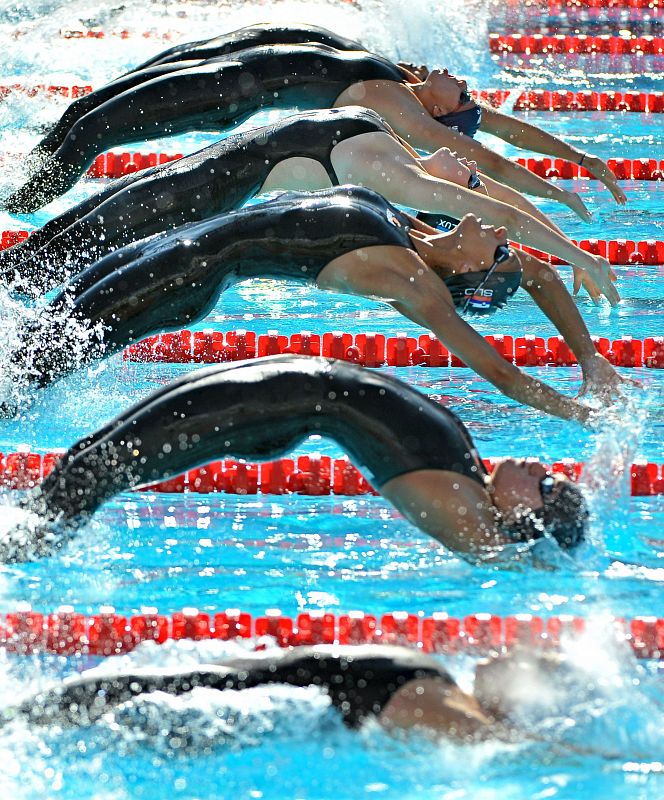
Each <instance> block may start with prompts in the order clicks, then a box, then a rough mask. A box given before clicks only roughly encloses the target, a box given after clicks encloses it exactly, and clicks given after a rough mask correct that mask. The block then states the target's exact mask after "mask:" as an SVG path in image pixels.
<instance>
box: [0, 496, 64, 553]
mask: <svg viewBox="0 0 664 800" xmlns="http://www.w3.org/2000/svg"><path fill="white" fill-rule="evenodd" d="M65 542H66V537H65V536H63V534H62V531H60V530H58V529H57V528H56V527H55V526H54V525H51V524H49V523H45V522H44V520H43V518H42V517H40V516H39V515H38V514H35V513H34V512H32V511H28V510H27V509H25V508H19V507H15V506H5V507H4V508H2V509H0V563H5V564H17V563H23V562H26V561H36V560H37V559H40V558H44V556H49V555H52V554H53V553H54V552H56V551H58V550H60V549H61V548H62V546H63V545H64V544H65Z"/></svg>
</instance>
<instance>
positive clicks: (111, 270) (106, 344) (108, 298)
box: [15, 240, 228, 386]
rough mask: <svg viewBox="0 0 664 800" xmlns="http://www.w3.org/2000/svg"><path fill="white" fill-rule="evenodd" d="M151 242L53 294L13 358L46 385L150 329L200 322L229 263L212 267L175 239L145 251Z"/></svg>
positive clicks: (103, 261) (126, 251) (220, 288)
mask: <svg viewBox="0 0 664 800" xmlns="http://www.w3.org/2000/svg"><path fill="white" fill-rule="evenodd" d="M146 246H147V245H146V243H145V241H144V240H141V241H138V242H135V243H133V244H131V245H128V246H126V247H123V248H121V249H120V250H116V251H115V252H113V253H110V254H109V255H107V256H105V257H104V258H102V259H101V260H99V261H97V262H95V263H94V264H92V265H91V266H90V267H88V268H87V269H86V270H84V271H83V272H82V273H81V274H80V275H78V276H77V277H76V278H74V279H73V280H72V281H70V283H69V284H68V285H67V286H66V287H65V288H64V289H63V290H62V291H61V292H60V293H59V294H58V295H57V296H56V297H55V298H54V299H53V301H52V302H51V303H50V304H49V305H48V306H47V307H46V308H45V309H44V312H43V316H42V319H41V320H40V321H39V322H38V323H37V324H36V325H32V326H29V327H26V329H25V331H24V335H23V346H22V347H21V348H19V349H18V350H17V352H16V356H15V363H16V360H19V359H20V360H22V364H21V366H22V367H23V368H24V370H26V371H30V372H31V373H32V374H34V375H36V378H35V383H37V384H38V385H40V386H46V385H48V384H49V383H51V382H52V381H54V380H56V379H57V378H59V377H61V376H62V375H65V374H67V373H69V372H72V371H73V370H75V369H78V368H80V367H81V366H83V365H84V364H87V363H89V362H90V361H92V360H94V359H96V358H99V357H101V356H102V355H111V354H112V353H115V352H117V351H118V350H121V349H122V348H124V347H126V346H127V345H128V344H131V343H132V342H135V341H138V340H140V339H142V338H144V337H145V336H147V335H149V334H151V333H156V332H159V331H164V330H174V329H178V328H181V327H183V326H184V325H189V324H191V323H193V322H196V321H198V320H200V319H202V318H203V317H205V315H206V314H208V313H209V312H210V311H211V310H212V309H213V308H214V305H215V303H216V302H217V299H218V298H219V295H220V294H221V292H222V291H223V290H224V289H225V288H226V285H227V283H226V277H227V273H228V267H227V265H226V264H225V263H223V262H221V261H219V262H218V263H217V264H215V265H214V268H213V266H212V265H210V264H208V262H207V261H206V260H205V259H201V260H198V259H195V258H194V253H193V252H192V249H191V247H190V246H189V245H188V244H186V243H184V242H181V241H177V240H174V241H173V242H171V243H170V245H169V246H164V247H163V248H161V249H160V250H159V251H158V253H156V254H154V253H153V254H151V255H148V256H145V257H144V256H143V251H144V249H145V247H146ZM70 320H78V321H79V323H81V324H82V325H84V326H85V328H86V329H88V330H92V329H94V330H96V331H102V330H103V342H102V341H101V340H100V339H99V337H98V336H96V335H89V336H88V337H87V338H85V337H84V336H83V337H82V336H80V335H72V332H71V330H70V329H71V322H70Z"/></svg>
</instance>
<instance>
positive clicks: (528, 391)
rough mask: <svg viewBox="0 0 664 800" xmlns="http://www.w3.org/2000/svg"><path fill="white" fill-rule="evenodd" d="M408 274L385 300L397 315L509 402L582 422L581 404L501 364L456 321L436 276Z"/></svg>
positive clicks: (479, 338)
mask: <svg viewBox="0 0 664 800" xmlns="http://www.w3.org/2000/svg"><path fill="white" fill-rule="evenodd" d="M414 272H416V274H414V275H413V276H412V281H411V282H410V284H406V283H405V282H404V285H403V286H402V288H401V297H399V296H398V295H396V294H394V295H392V297H393V299H392V300H391V301H390V302H391V305H393V306H394V308H396V309H397V311H400V312H401V313H402V314H404V315H405V316H407V317H408V318H409V319H411V320H413V321H414V322H416V323H417V324H418V325H422V326H423V327H425V328H428V329H429V330H430V331H432V332H433V333H434V334H435V335H436V336H437V337H438V338H439V339H440V341H441V342H443V344H444V345H445V346H446V347H447V348H448V349H449V350H450V351H451V352H453V353H454V354H455V355H456V356H458V357H459V358H460V359H462V360H463V361H464V363H465V364H466V365H467V366H468V367H470V369H472V370H474V371H475V372H477V374H478V375H481V376H482V377H483V378H485V379H486V380H487V381H489V382H490V383H492V384H493V385H494V386H495V387H496V388H497V389H500V391H501V392H502V393H503V394H505V395H507V396H508V397H511V398H512V399H513V400H516V401H517V402H519V403H523V404H524V405H528V406H531V407H532V408H537V409H539V410H540V411H546V413H547V414H553V415H554V416H556V417H561V418H562V419H574V420H578V421H580V422H585V421H586V419H587V418H588V409H587V408H586V407H585V406H583V405H581V404H580V403H579V402H577V401H576V400H573V399H571V398H569V397H565V396H564V395H562V394H559V393H558V392H557V391H556V390H555V389H552V388H551V387H550V386H548V385H547V384H546V383H543V382H542V381H539V380H537V378H533V377H531V376H530V375H526V373H524V372H522V371H521V370H520V369H519V368H518V367H516V366H514V364H511V363H510V362H509V361H505V359H504V358H502V357H501V356H500V355H499V354H498V353H497V352H496V351H495V350H494V349H493V347H491V345H490V344H489V343H488V342H487V341H486V340H485V339H484V337H483V336H480V334H479V333H477V331H476V330H475V329H474V328H472V327H471V326H470V325H468V323H467V322H465V321H464V320H463V319H461V317H460V316H459V315H458V314H457V312H456V309H455V308H454V304H453V302H452V296H451V295H450V292H449V290H448V288H447V287H446V286H445V284H444V283H443V281H442V280H440V278H438V276H436V275H435V274H434V273H433V272H432V271H431V270H429V269H426V270H422V269H421V267H420V268H419V270H414ZM382 292H383V287H381V293H382Z"/></svg>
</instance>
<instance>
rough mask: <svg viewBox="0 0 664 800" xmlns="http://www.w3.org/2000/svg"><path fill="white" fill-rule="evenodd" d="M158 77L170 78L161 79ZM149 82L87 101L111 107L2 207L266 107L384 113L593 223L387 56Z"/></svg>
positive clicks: (253, 56)
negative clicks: (144, 143)
mask: <svg viewBox="0 0 664 800" xmlns="http://www.w3.org/2000/svg"><path fill="white" fill-rule="evenodd" d="M155 70H157V71H159V70H161V71H162V72H163V73H164V74H162V75H161V76H160V77H155ZM147 73H148V74H146V75H143V73H142V72H138V73H132V75H131V76H128V77H124V78H121V79H120V82H121V84H122V87H124V86H125V85H126V86H127V88H123V90H122V91H121V92H120V93H119V94H117V93H115V94H114V90H113V89H112V88H108V87H104V88H102V89H100V90H98V91H97V92H93V93H92V95H88V97H89V98H90V99H89V100H88V103H96V102H97V101H103V102H100V103H99V104H98V105H97V106H96V107H94V108H92V109H91V110H89V111H87V113H85V114H84V115H83V116H82V117H80V118H79V119H77V120H76V121H75V122H73V123H72V124H71V125H70V126H69V127H68V128H67V130H66V132H65V134H64V138H62V141H61V143H60V144H59V146H58V149H57V150H56V151H55V152H53V153H52V154H49V155H48V157H47V158H46V160H45V161H44V162H43V164H42V165H41V166H40V167H39V168H38V170H37V171H36V172H35V174H34V175H33V176H32V177H31V178H30V179H29V180H28V181H27V183H25V184H24V186H23V187H21V188H20V189H18V190H17V191H16V192H14V193H13V194H12V195H11V196H10V197H9V198H7V199H6V200H5V201H4V203H3V205H4V208H5V209H6V210H7V211H11V212H14V213H16V212H27V211H34V210H35V209H37V208H39V207H41V206H43V205H45V204H46V203H48V202H50V200H52V199H54V198H55V197H57V196H59V195H61V194H63V193H64V192H66V191H67V190H68V189H70V188H71V187H72V186H73V185H74V184H75V183H76V181H77V180H78V178H79V177H80V176H81V175H82V174H83V172H84V171H85V169H86V168H87V167H88V166H90V164H92V162H93V161H94V158H95V157H96V156H97V155H98V154H99V153H101V152H103V151H104V150H107V149H109V148H110V147H115V146H118V145H122V144H128V143H130V142H136V141H141V140H143V139H145V138H155V137H161V136H167V135H177V134H181V133H185V132H187V131H193V130H218V131H223V130H227V129H230V128H232V127H234V126H235V125H238V124H239V123H241V122H243V121H244V120H246V119H248V118H249V117H251V116H252V115H253V114H254V113H256V112H257V111H261V110H263V109H267V108H284V107H285V108H293V107H295V108H299V109H301V110H306V109H312V108H330V107H340V106H348V105H361V106H363V107H365V108H370V109H373V110H374V111H376V112H377V113H378V114H380V115H381V116H382V117H383V118H384V119H385V120H386V122H387V123H388V124H389V125H390V126H391V127H392V128H393V130H394V131H395V133H397V134H398V135H399V136H400V137H401V138H402V139H404V140H405V141H406V142H407V143H408V144H409V145H410V146H411V147H414V148H417V149H420V150H424V151H426V152H429V153H433V152H435V151H436V150H438V149H439V148H441V147H449V148H450V149H452V150H454V151H456V152H457V154H458V155H459V156H460V157H464V158H467V159H469V160H474V161H476V162H477V164H478V165H479V167H480V169H481V170H482V171H483V172H484V173H485V174H487V175H489V176H490V177H492V178H494V179H495V180H497V181H500V182H502V183H506V184H508V185H509V186H511V187H512V188H513V189H516V190H518V191H520V192H525V193H528V194H532V195H535V196H538V197H546V198H550V199H558V200H560V201H561V202H563V203H565V204H566V205H572V206H574V208H575V210H576V211H577V213H579V214H581V216H584V215H586V216H587V210H586V209H585V207H584V206H583V203H582V201H581V200H580V198H579V197H578V195H576V194H574V193H571V192H565V191H564V190H561V189H560V188H559V187H557V186H556V185H554V184H552V183H550V182H548V181H546V180H544V179H542V178H540V177H538V176H537V175H535V174H534V173H532V172H530V171H528V170H527V169H525V168H523V167H520V166H519V165H518V164H516V163H515V162H513V161H510V160H509V159H507V158H504V157H503V156H501V155H499V154H497V153H495V152H493V151H491V150H489V149H488V148H486V147H484V146H483V145H481V144H480V143H479V142H476V141H474V140H472V139H470V138H468V136H466V135H464V134H463V133H459V132H458V131H456V130H453V129H452V128H451V127H448V126H447V125H446V124H445V121H446V120H445V116H446V115H445V114H444V113H443V112H444V111H446V110H447V109H448V108H450V109H451V108H455V109H456V108H457V106H459V105H460V97H461V90H460V89H459V87H458V86H457V85H456V83H454V82H452V83H454V86H455V89H454V92H455V93H456V99H454V106H452V105H451V101H450V84H451V81H450V78H449V76H447V75H445V74H443V73H442V72H438V71H435V70H434V71H432V73H431V74H430V75H429V77H428V78H427V82H426V83H423V84H410V83H409V82H408V78H407V76H406V74H405V73H404V71H402V70H401V69H400V68H399V67H398V66H396V65H395V64H393V63H392V62H390V61H388V60H387V59H384V58H382V57H381V56H377V55H373V54H371V53H367V52H364V51H355V50H351V51H341V50H336V49H333V48H330V47H326V46H325V45H309V44H298V45H274V46H270V47H254V48H249V49H246V50H241V51H239V52H237V53H233V54H229V55H227V56H220V57H218V58H212V59H210V60H208V61H204V62H202V63H198V62H194V65H192V62H174V63H173V64H164V65H161V66H158V67H150V68H149V69H148V70H147ZM141 77H143V78H144V80H143V82H141ZM114 85H115V84H112V87H113V86H114ZM116 89H117V87H116ZM464 96H465V95H464ZM468 103H472V101H468ZM468 103H466V102H464V103H461V106H463V105H468ZM473 105H474V104H473Z"/></svg>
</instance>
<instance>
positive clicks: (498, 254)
mask: <svg viewBox="0 0 664 800" xmlns="http://www.w3.org/2000/svg"><path fill="white" fill-rule="evenodd" d="M511 255H512V251H511V250H510V249H509V247H508V246H507V245H506V244H499V245H498V247H496V251H495V253H494V254H493V264H492V265H491V266H490V267H489V269H488V270H487V272H486V275H485V276H484V277H483V278H482V280H481V281H480V282H479V284H478V285H477V286H476V287H475V290H474V292H473V293H472V295H468V297H467V298H466V302H465V303H464V304H463V307H462V309H461V311H462V312H464V313H465V312H466V311H467V310H468V306H469V304H470V301H471V300H472V299H473V297H475V296H476V295H478V294H479V293H480V292H481V291H482V289H484V287H485V286H486V285H487V283H488V282H489V278H491V276H492V275H493V273H494V272H495V271H496V269H497V268H498V265H499V264H504V263H505V262H506V261H507V259H508V258H510V256H511Z"/></svg>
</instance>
